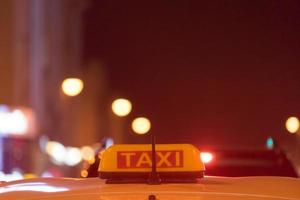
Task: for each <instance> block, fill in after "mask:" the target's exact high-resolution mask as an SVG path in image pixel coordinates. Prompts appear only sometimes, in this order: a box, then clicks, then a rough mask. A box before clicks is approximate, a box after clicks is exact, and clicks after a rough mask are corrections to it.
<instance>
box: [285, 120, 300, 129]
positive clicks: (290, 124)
mask: <svg viewBox="0 0 300 200" xmlns="http://www.w3.org/2000/svg"><path fill="white" fill-rule="evenodd" d="M299 125H300V123H299V119H298V118H297V117H289V118H288V119H287V120H286V122H285V127H286V129H287V130H288V132H290V133H296V132H297V131H298V130H299Z"/></svg>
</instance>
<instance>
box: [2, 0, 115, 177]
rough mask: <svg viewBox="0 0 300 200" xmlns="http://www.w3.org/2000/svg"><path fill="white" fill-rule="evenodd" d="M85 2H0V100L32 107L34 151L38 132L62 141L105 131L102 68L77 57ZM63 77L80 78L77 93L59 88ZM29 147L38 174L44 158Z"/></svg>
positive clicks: (78, 141) (84, 141) (85, 140)
mask: <svg viewBox="0 0 300 200" xmlns="http://www.w3.org/2000/svg"><path fill="white" fill-rule="evenodd" d="M88 3H89V1H81V0H51V1H49V0H2V1H0V27H1V29H0V88H1V89H0V91H1V92H0V104H5V105H11V106H26V107H29V108H32V109H33V111H34V112H35V114H36V118H37V126H38V127H37V135H36V136H35V138H34V139H32V140H33V141H34V142H33V143H34V144H35V147H33V149H35V150H36V149H37V148H38V145H37V144H38V138H39V137H40V136H42V135H47V136H48V137H49V138H50V139H51V140H57V141H60V142H62V143H63V144H65V145H67V146H82V145H88V144H92V143H95V142H97V141H100V140H101V138H103V137H104V136H108V135H109V127H108V125H107V124H109V123H108V122H107V120H109V117H108V116H107V115H108V112H107V105H106V104H107V103H106V102H107V101H106V100H107V92H106V88H107V83H106V75H105V70H104V69H103V67H101V63H99V62H97V61H93V62H90V61H87V62H85V63H84V62H83V60H82V33H83V32H82V16H83V13H84V11H85V10H86V9H87V7H88V6H89V4H88ZM67 77H78V78H81V79H82V80H83V81H84V90H83V92H82V93H81V94H80V95H79V96H76V97H68V96H66V95H64V94H63V93H62V91H61V83H62V81H63V80H64V78H67ZM28 149H30V148H28ZM31 150H32V149H31ZM35 150H33V151H32V152H34V154H35V156H33V158H34V160H35V162H33V165H32V169H34V170H33V171H35V172H37V173H40V172H41V171H42V170H44V168H45V165H46V164H47V160H46V159H45V158H44V156H43V155H41V152H40V151H35Z"/></svg>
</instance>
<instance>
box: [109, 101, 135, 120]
mask: <svg viewBox="0 0 300 200" xmlns="http://www.w3.org/2000/svg"><path fill="white" fill-rule="evenodd" d="M111 108H112V111H113V113H114V114H115V115H117V116H119V117H125V116H127V115H128V114H129V113H130V112H131V109H132V104H131V102H130V101H129V100H127V99H116V100H114V101H113V103H112V105H111Z"/></svg>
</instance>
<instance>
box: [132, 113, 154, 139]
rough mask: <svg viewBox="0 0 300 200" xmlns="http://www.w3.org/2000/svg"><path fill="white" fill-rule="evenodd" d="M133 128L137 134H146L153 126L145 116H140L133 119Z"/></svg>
mask: <svg viewBox="0 0 300 200" xmlns="http://www.w3.org/2000/svg"><path fill="white" fill-rule="evenodd" d="M131 127H132V130H133V131H134V132H135V133H137V134H141V135H142V134H146V133H147V132H149V130H150V128H151V122H150V120H149V119H147V118H145V117H139V118H136V119H134V120H133V121H132V124H131Z"/></svg>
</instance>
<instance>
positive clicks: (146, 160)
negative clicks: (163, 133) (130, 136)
mask: <svg viewBox="0 0 300 200" xmlns="http://www.w3.org/2000/svg"><path fill="white" fill-rule="evenodd" d="M117 162H118V163H117V167H118V168H119V169H122V168H123V169H124V168H151V166H152V161H151V151H119V152H117ZM156 164H157V168H169V167H172V168H173V167H183V151H180V150H178V151H156Z"/></svg>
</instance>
